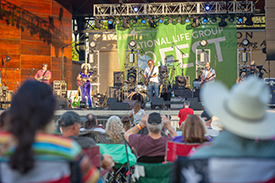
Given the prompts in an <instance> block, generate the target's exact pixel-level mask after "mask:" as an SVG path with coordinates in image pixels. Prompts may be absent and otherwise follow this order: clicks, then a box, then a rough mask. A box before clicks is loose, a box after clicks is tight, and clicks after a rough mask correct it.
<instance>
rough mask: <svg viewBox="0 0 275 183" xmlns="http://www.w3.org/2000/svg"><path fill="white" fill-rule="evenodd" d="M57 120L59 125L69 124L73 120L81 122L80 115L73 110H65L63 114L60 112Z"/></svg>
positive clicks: (72, 122)
mask: <svg viewBox="0 0 275 183" xmlns="http://www.w3.org/2000/svg"><path fill="white" fill-rule="evenodd" d="M59 120H60V126H71V125H73V124H74V123H75V122H81V120H80V116H79V115H78V114H77V113H75V112H73V111H68V112H65V113H64V114H62V116H61V117H60V118H59Z"/></svg>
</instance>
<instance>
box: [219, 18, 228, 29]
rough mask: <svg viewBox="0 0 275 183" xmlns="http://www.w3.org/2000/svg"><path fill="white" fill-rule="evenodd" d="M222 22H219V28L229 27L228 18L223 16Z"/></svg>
mask: <svg viewBox="0 0 275 183" xmlns="http://www.w3.org/2000/svg"><path fill="white" fill-rule="evenodd" d="M220 18H221V21H220V22H219V27H225V26H227V22H226V21H225V18H226V16H221V17H220Z"/></svg>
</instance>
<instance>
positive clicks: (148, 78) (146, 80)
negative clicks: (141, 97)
mask: <svg viewBox="0 0 275 183" xmlns="http://www.w3.org/2000/svg"><path fill="white" fill-rule="evenodd" d="M156 75H157V74H153V75H150V76H149V77H147V78H146V79H145V81H144V85H146V86H147V85H148V83H149V81H150V78H152V77H155V76H156Z"/></svg>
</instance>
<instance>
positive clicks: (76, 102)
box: [72, 87, 81, 107]
mask: <svg viewBox="0 0 275 183" xmlns="http://www.w3.org/2000/svg"><path fill="white" fill-rule="evenodd" d="M79 88H80V87H78V88H77V93H76V96H75V97H74V99H73V103H72V107H79V105H80V100H81V97H79Z"/></svg>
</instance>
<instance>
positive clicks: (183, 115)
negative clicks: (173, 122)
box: [178, 108, 194, 127]
mask: <svg viewBox="0 0 275 183" xmlns="http://www.w3.org/2000/svg"><path fill="white" fill-rule="evenodd" d="M190 114H194V110H193V109H191V108H183V109H181V110H180V111H179V115H178V117H179V118H180V120H179V127H180V126H181V123H182V122H183V121H185V119H186V118H187V115H190Z"/></svg>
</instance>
